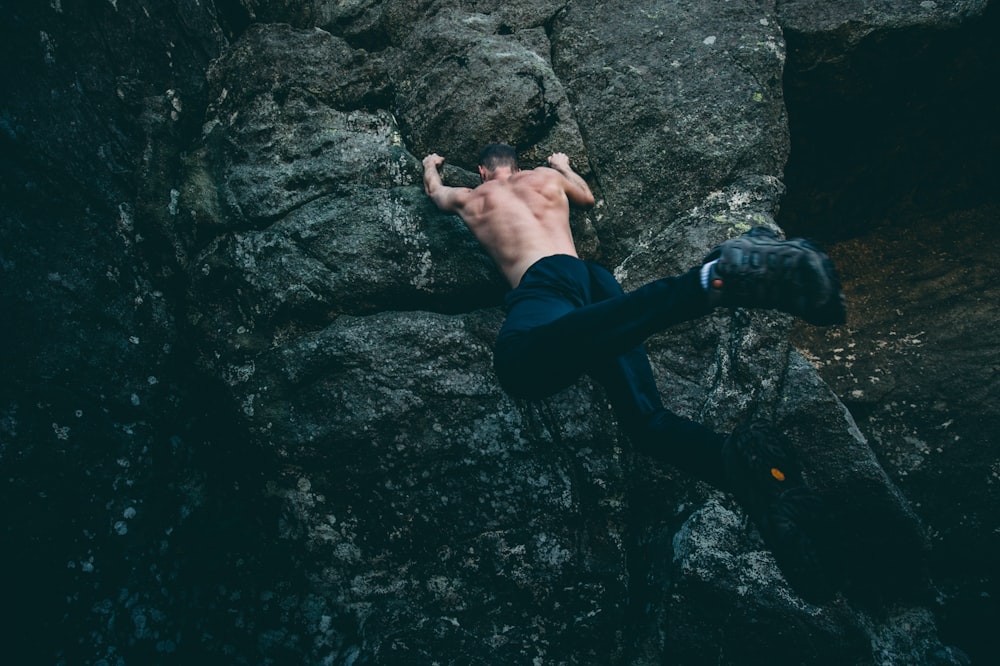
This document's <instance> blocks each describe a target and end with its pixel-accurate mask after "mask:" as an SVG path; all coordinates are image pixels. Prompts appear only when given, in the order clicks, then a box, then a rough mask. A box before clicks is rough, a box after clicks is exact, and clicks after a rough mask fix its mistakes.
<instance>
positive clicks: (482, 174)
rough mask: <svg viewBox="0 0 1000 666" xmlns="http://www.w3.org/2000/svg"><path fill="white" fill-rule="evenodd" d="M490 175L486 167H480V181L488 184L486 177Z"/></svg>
mask: <svg viewBox="0 0 1000 666" xmlns="http://www.w3.org/2000/svg"><path fill="white" fill-rule="evenodd" d="M488 173H489V172H488V171H487V170H486V167H484V166H483V165H482V164H480V165H479V180H481V181H482V182H484V183H485V182H486V175H487V174H488Z"/></svg>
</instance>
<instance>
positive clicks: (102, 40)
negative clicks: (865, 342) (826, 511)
mask: <svg viewBox="0 0 1000 666" xmlns="http://www.w3.org/2000/svg"><path fill="white" fill-rule="evenodd" d="M987 4H988V3H987V2H985V1H982V2H971V1H967V2H957V1H956V2H923V3H914V2H909V3H904V2H884V3H866V2H856V1H853V0H837V1H835V2H828V3H822V6H819V5H816V4H815V3H804V2H773V1H766V2H760V1H757V0H730V1H727V2H710V3H689V2H678V1H668V2H647V3H639V4H635V3H627V2H617V1H616V2H597V1H596V0H587V1H582V2H577V1H574V2H570V3H564V2H547V1H545V0H542V1H541V2H532V3H528V2H507V3H494V2H491V1H489V0H480V1H478V2H457V1H456V0H437V1H432V0H424V1H420V2H395V1H391V0H388V1H377V0H367V1H365V0H361V1H359V2H349V3H345V2H325V1H321V0H301V1H296V0H284V1H283V2H276V3H270V2H269V3H265V2H257V1H256V0H228V1H226V2H222V1H221V0H218V1H217V2H204V1H203V2H196V1H194V0H173V1H172V2H166V3H160V4H152V3H150V4H146V3H144V2H141V1H140V2H128V3H127V2H125V1H124V0H118V1H117V2H108V3H96V4H92V5H88V6H86V7H83V6H78V5H76V4H72V5H71V4H70V3H68V2H65V1H64V2H53V3H48V4H43V5H39V6H35V4H32V3H17V4H16V6H15V7H13V8H11V9H9V10H8V12H7V13H8V15H9V16H8V18H9V21H8V28H7V30H6V32H9V33H10V35H9V37H10V39H9V40H7V41H6V43H5V46H4V47H3V48H4V49H5V53H6V54H7V55H8V56H9V57H8V60H9V62H10V65H9V66H8V67H7V68H6V71H5V72H4V73H3V79H2V85H3V89H2V93H3V99H2V102H0V129H2V130H3V131H2V132H0V147H2V148H3V150H2V151H0V168H2V173H3V175H4V178H3V185H2V192H3V203H2V208H0V215H2V217H0V220H2V227H0V271H2V272H0V278H2V282H0V297H2V301H0V302H2V304H3V306H4V310H5V311H6V312H7V313H8V315H7V316H8V321H10V322H13V323H12V324H11V325H9V326H8V327H6V330H5V331H4V334H3V335H4V337H3V339H2V341H0V353H2V354H3V362H4V367H5V368H6V370H5V372H6V373H7V379H6V380H5V382H4V383H3V385H2V388H0V462H2V464H3V468H4V471H5V474H4V478H3V480H2V482H3V493H2V495H0V501H2V503H3V505H4V506H5V508H6V509H7V512H8V515H9V518H8V519H7V520H6V521H5V528H4V529H5V544H10V546H9V547H8V550H9V552H10V559H9V560H8V561H9V564H8V565H7V567H5V577H4V584H5V589H9V590H10V591H11V592H10V598H11V599H12V600H13V601H12V605H13V607H14V608H16V609H18V610H19V611H20V612H19V613H18V616H19V619H18V620H16V621H15V623H14V624H12V625H10V626H8V627H6V629H7V630H8V631H10V632H11V634H10V636H9V637H8V638H9V640H8V641H6V643H7V644H8V645H11V646H12V648H11V650H12V653H13V654H17V655H21V654H22V653H25V654H30V655H31V656H32V657H33V658H34V660H36V661H40V662H42V663H60V664H75V663H94V664H146V663H232V664H286V663H301V664H331V665H333V664H336V665H343V666H353V665H360V664H435V663H440V664H446V663H447V664H484V665H485V664H635V665H643V664H661V663H670V664H733V665H736V664H761V663H768V664H829V663H838V664H841V663H851V664H878V665H885V666H888V665H889V664H898V663H906V664H915V665H923V664H934V665H938V664H964V663H968V657H967V655H966V652H964V651H963V650H967V651H968V652H970V653H972V654H977V652H976V651H977V649H978V648H977V646H976V645H975V644H973V645H971V647H970V646H966V645H963V644H961V643H960V642H959V643H958V644H953V641H952V640H951V635H950V634H948V633H947V632H943V631H942V629H941V623H942V618H945V619H947V620H948V621H953V620H954V614H955V610H954V608H953V607H949V606H947V603H946V601H942V595H941V593H940V588H939V587H938V585H939V583H938V581H939V580H940V579H941V578H942V576H941V572H942V571H944V570H947V567H946V566H945V567H942V566H941V565H940V556H936V553H937V552H938V551H936V550H935V546H936V541H935V530H936V529H939V527H938V525H937V523H936V521H939V520H944V519H945V518H944V517H942V516H947V515H948V513H947V511H943V512H942V511H940V510H935V511H934V512H931V513H928V512H927V511H926V510H925V508H924V505H923V502H921V504H920V505H919V506H918V505H914V503H913V502H912V497H911V492H912V491H911V489H910V488H909V487H907V486H906V485H905V484H902V483H901V480H903V479H901V477H900V475H899V472H900V470H902V469H904V468H905V465H901V464H899V461H898V459H897V458H891V459H890V460H889V461H888V462H889V464H887V461H886V457H885V456H886V454H885V452H886V451H890V452H891V451H894V450H896V449H893V448H892V447H893V446H894V445H893V443H892V442H893V441H895V439H894V438H896V431H893V430H892V429H891V428H890V426H889V425H888V424H884V425H883V424H880V423H874V424H872V423H871V422H870V420H869V419H867V418H866V419H864V420H860V421H859V419H857V418H856V416H855V415H854V414H852V411H851V410H850V409H849V406H850V405H855V404H857V403H858V398H857V396H855V395H854V394H853V393H852V391H853V390H855V389H853V388H852V387H850V386H847V385H845V384H844V382H843V381H841V380H840V379H838V378H836V377H833V376H831V374H830V372H829V370H831V369H833V370H836V369H837V368H839V367H841V365H840V363H839V359H833V360H825V359H827V358H828V356H827V352H828V351H829V350H828V349H827V347H832V345H833V344H836V341H835V340H833V339H831V338H829V337H828V338H824V337H823V335H826V336H836V335H838V331H840V332H843V331H844V329H842V328H838V329H834V330H832V331H829V332H825V333H823V332H818V333H817V332H811V333H809V332H807V333H799V332H796V334H795V336H793V335H792V326H793V322H792V320H791V318H789V317H787V316H784V315H778V314H774V313H766V312H748V311H743V310H735V311H718V312H716V313H715V314H713V315H712V316H710V317H706V318H704V319H703V320H700V321H697V322H691V323H689V324H686V325H683V326H679V327H677V328H675V329H672V330H670V331H666V332H664V333H663V334H661V335H657V336H655V337H654V338H653V339H651V340H650V341H649V344H648V349H649V352H650V357H651V359H652V361H653V365H654V371H655V373H656V376H657V381H658V383H659V385H660V388H661V390H662V393H663V394H664V396H665V401H666V402H667V404H668V405H669V406H670V407H671V408H672V409H673V410H674V411H676V412H678V413H680V414H682V415H685V416H688V417H691V418H696V419H698V420H701V421H703V422H705V423H706V424H707V425H709V426H710V427H713V428H715V429H717V430H719V431H722V432H724V431H728V430H729V429H731V428H732V427H734V426H735V425H736V424H737V423H739V422H741V421H744V420H746V419H748V418H763V419H768V420H770V421H772V422H774V423H775V424H776V425H777V426H778V427H779V428H780V429H782V430H783V431H784V432H786V433H787V434H788V436H789V437H790V438H791V440H792V442H793V443H794V445H795V448H796V451H797V454H798V457H799V458H800V460H801V461H802V463H803V465H804V467H805V469H806V473H807V475H808V477H809V479H810V481H811V482H812V483H813V485H814V486H815V487H816V489H817V492H818V493H819V494H820V495H821V496H822V498H823V499H824V500H825V502H826V504H827V505H828V506H829V507H830V516H829V523H830V524H829V526H828V543H827V544H826V546H825V548H826V552H827V556H828V557H829V559H830V577H831V580H834V581H836V587H837V593H836V594H835V595H834V596H832V597H830V598H824V599H812V598H810V599H804V598H802V596H800V594H799V593H797V592H796V590H795V589H794V588H792V587H791V586H790V585H789V584H788V583H787V581H786V580H785V578H784V576H783V575H782V573H781V571H780V569H779V568H778V566H777V565H776V563H775V561H774V558H773V556H772V555H771V554H770V553H769V552H768V551H767V549H766V548H765V547H764V545H763V543H762V541H761V539H760V536H759V534H758V533H757V531H756V528H755V526H754V524H753V522H752V521H750V520H749V519H748V518H747V516H746V514H745V513H744V512H743V510H742V508H741V507H740V505H739V504H738V503H737V502H736V501H735V500H734V498H733V497H731V496H730V495H727V494H725V493H724V492H722V491H720V490H719V489H716V488H713V487H711V486H709V485H706V484H704V483H702V482H700V481H698V480H695V479H692V478H687V477H685V476H684V475H683V474H682V473H681V472H679V471H678V470H676V469H674V468H672V467H670V466H669V465H668V464H664V463H663V462H662V461H659V460H651V459H649V458H647V457H646V456H643V455H641V454H639V453H637V452H636V451H634V450H633V448H632V446H631V443H630V442H628V441H627V440H626V439H625V438H624V437H623V436H622V435H621V434H620V433H619V431H618V428H617V426H616V423H615V420H614V417H613V414H612V412H611V410H610V407H609V406H608V404H607V401H606V400H605V397H604V395H603V392H602V390H601V389H600V387H598V386H596V385H594V384H593V383H592V382H591V381H590V380H588V379H586V378H584V379H581V380H580V382H578V383H577V384H576V385H575V386H573V387H572V388H570V389H567V390H566V391H563V392H562V393H559V394H558V395H556V396H553V397H552V398H550V399H547V400H544V401H539V402H524V401H519V400H514V399H512V398H510V397H508V396H507V395H505V394H504V393H503V391H502V390H501V389H500V387H499V385H498V384H497V381H496V378H495V376H494V374H493V370H492V354H491V347H492V344H493V340H494V338H495V335H496V332H497V330H498V329H499V326H500V324H501V322H502V318H503V313H502V310H501V307H500V304H501V302H502V298H503V294H504V291H505V285H504V283H503V278H502V277H501V276H500V275H499V274H498V272H497V271H496V269H495V268H494V267H493V265H492V264H491V262H490V260H489V258H488V257H487V256H486V255H485V253H484V252H483V251H482V250H481V249H480V248H479V247H478V246H477V245H476V243H475V241H474V239H473V238H472V237H471V235H470V234H469V233H468V232H467V230H466V229H465V228H464V226H463V225H462V223H461V221H460V220H459V219H458V218H456V217H454V216H451V215H445V214H442V213H441V212H440V211H438V210H437V209H436V208H435V207H434V206H433V204H432V203H431V202H430V201H429V200H428V199H427V197H426V196H425V195H424V193H423V189H422V185H421V167H420V158H422V157H423V156H424V155H425V154H427V153H429V152H438V153H440V154H442V155H444V156H445V157H446V159H447V160H448V163H447V165H446V167H445V171H444V177H445V181H446V182H447V183H449V184H453V185H468V186H475V184H476V183H477V177H476V175H475V170H474V166H475V164H474V162H475V158H476V153H477V152H478V148H479V147H480V146H481V145H482V144H483V143H486V142H489V141H506V142H510V143H513V144H515V145H516V146H517V147H518V150H519V153H520V156H521V160H522V166H524V167H529V168H530V167H532V166H537V165H541V164H544V161H545V157H546V156H547V155H548V154H550V153H551V152H554V151H562V152H566V153H567V154H568V155H569V156H570V158H571V161H572V164H573V165H574V167H575V168H576V169H577V170H578V171H579V172H580V173H581V174H582V175H584V177H585V178H587V180H588V182H589V183H590V185H591V187H592V189H593V190H594V192H595V195H596V197H597V200H598V201H597V205H596V206H595V207H594V208H593V209H591V210H589V211H582V212H581V211H575V212H574V214H573V217H572V220H571V223H572V225H573V228H574V233H575V235H576V237H577V239H578V244H579V249H580V251H581V253H582V254H583V255H584V256H585V257H586V258H589V259H593V260H597V261H600V262H602V263H603V264H604V265H606V266H607V267H608V268H609V269H612V270H613V271H614V272H615V274H616V276H617V277H618V278H619V279H620V281H621V282H622V283H623V284H624V285H625V286H626V287H627V288H634V287H637V286H639V285H641V284H643V283H644V282H646V281H648V280H651V279H654V278H657V277H660V276H663V275H669V274H674V273H678V272H681V271H683V270H686V269H687V268H689V267H691V266H693V265H696V264H697V263H698V261H699V260H700V258H701V257H702V256H704V255H705V254H706V253H707V252H708V251H709V250H710V249H711V248H712V247H713V246H714V245H716V244H717V243H719V242H720V241H722V240H724V239H726V238H729V237H733V236H736V235H738V234H740V233H742V232H743V231H745V230H747V229H749V228H750V227H751V226H753V225H765V226H768V227H771V228H773V229H777V230H780V228H779V226H778V223H777V222H776V218H777V216H778V213H779V205H780V203H781V201H782V199H783V197H784V196H785V194H786V185H785V182H786V174H785V165H786V163H788V160H789V156H790V154H791V153H794V151H795V144H794V142H793V139H792V138H793V137H794V136H795V135H794V132H790V128H789V117H788V111H787V108H788V107H787V105H786V97H785V95H786V86H788V85H792V84H789V82H787V81H785V80H784V77H786V76H788V72H789V71H792V72H794V73H796V76H801V77H802V78H801V79H796V80H797V81H807V80H808V76H806V74H804V73H806V72H809V71H812V70H814V69H822V68H823V67H826V66H829V64H830V63H839V62H843V61H845V60H850V58H851V57H853V55H852V54H856V53H859V52H864V51H865V50H866V49H868V50H873V51H875V52H877V48H878V45H879V44H880V43H882V42H883V41H885V42H886V43H888V44H889V47H887V48H891V47H892V46H893V45H894V44H896V43H897V42H893V41H892V36H893V35H904V36H905V37H906V39H908V40H915V41H911V42H908V43H922V42H921V41H920V40H925V41H930V40H932V38H933V37H934V36H935V35H951V34H962V31H963V30H974V29H977V28H976V26H977V25H979V24H980V23H982V22H983V21H985V20H986V19H984V18H983V16H987V17H992V16H993V15H994V14H995V13H996V12H995V7H987ZM990 20H992V19H990ZM969 26H972V27H971V28H970V27H969ZM792 40H794V45H795V49H796V54H797V56H796V58H797V60H796V63H795V67H794V68H790V67H789V64H788V57H789V47H788V46H787V44H790V43H792ZM793 84H794V82H793ZM829 85H830V86H831V87H832V86H833V84H832V83H830V84H829ZM847 88H848V90H849V89H850V86H847ZM830 227H831V228H832V227H833V223H831V224H830ZM820 231H822V230H820ZM818 235H820V236H823V235H824V234H823V233H820V234H818ZM825 235H826V236H827V237H829V238H836V234H835V233H827V234H825ZM942 288H944V285H942ZM861 311H862V312H866V311H867V310H865V309H862V310H861ZM852 316H856V315H852ZM969 316H970V317H976V316H980V315H979V313H978V309H977V308H975V307H974V306H970V315H969ZM852 321H856V320H852ZM859 328H863V327H859ZM808 334H814V335H817V336H818V337H814V338H807V337H803V335H808ZM872 337H873V338H874V337H875V336H874V335H873V336H872ZM793 339H795V340H796V344H797V345H798V348H796V345H793V343H792V340H793ZM873 344H874V343H873ZM799 349H803V350H805V351H806V353H805V354H803V353H802V352H800V351H799ZM908 349H909V348H907V349H899V350H898V351H901V352H905V351H907V350H908ZM821 358H822V359H824V360H822V361H821V360H820V359H821ZM872 372H875V371H874V370H873V371H872ZM902 377H903V379H900V381H905V382H907V383H916V382H917V379H916V378H915V377H913V376H908V375H902ZM866 395H868V394H866ZM871 399H875V400H882V399H881V398H871ZM890 399H892V396H891V395H890V394H886V395H885V397H884V400H885V401H888V400H890ZM877 404H881V402H879V403H877ZM866 415H867V412H866ZM993 417H994V418H995V413H994V414H993ZM866 426H871V427H872V428H873V430H869V429H866ZM873 432H874V434H875V435H876V437H877V439H878V441H877V444H878V446H877V447H875V449H874V450H873V447H872V446H870V438H871V437H872V434H873ZM904 440H905V438H904ZM906 441H908V440H906ZM883 465H885V467H883ZM901 488H902V489H901ZM918 490H919V491H920V492H922V493H926V492H928V491H926V490H925V489H924V488H923V487H921V488H920V489H918ZM948 497H949V494H948V493H946V492H941V493H939V494H931V495H930V496H927V495H926V494H925V495H921V498H922V499H923V500H924V501H927V502H947V499H948ZM978 497H979V499H980V504H979V505H977V506H976V507H973V508H972V509H971V510H974V511H977V512H978V511H983V514H982V516H983V520H986V521H988V520H990V518H989V517H988V516H987V514H986V511H987V510H988V508H989V506H990V504H989V503H990V502H991V501H995V492H994V494H992V495H991V494H990V492H989V490H988V489H984V491H983V494H982V495H980V496H978ZM977 515H979V514H977ZM929 517H932V518H933V520H934V521H935V523H934V524H930V525H929V524H928V522H927V521H928V518H929ZM992 520H993V521H994V523H995V516H993V518H992ZM994 527H995V525H994ZM982 575H983V574H981V573H977V576H979V577H980V578H979V582H980V583H981V582H982V579H981V577H982ZM948 581H949V585H951V587H950V588H949V589H950V590H953V591H954V590H960V591H961V593H962V594H968V593H969V590H973V589H976V582H975V581H971V580H968V581H963V579H962V577H961V573H960V572H954V571H953V572H951V574H950V578H948ZM989 584H993V583H992V582H991V583H989ZM956 594H957V592H956ZM29 650H30V652H28V651H29Z"/></svg>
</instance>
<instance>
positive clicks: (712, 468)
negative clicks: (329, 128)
mask: <svg viewBox="0 0 1000 666" xmlns="http://www.w3.org/2000/svg"><path fill="white" fill-rule="evenodd" d="M443 163H444V158H443V157H441V156H440V155H437V154H431V155H428V156H427V157H425V158H424V160H423V166H424V189H425V190H426V192H427V195H428V196H429V197H430V198H431V199H432V200H433V201H434V203H435V204H436V205H437V206H438V208H440V209H441V210H443V211H446V212H450V213H456V214H458V215H459V216H460V217H461V218H462V220H463V221H464V222H465V224H466V225H467V226H468V228H469V229H470V230H471V231H472V233H473V234H474V235H475V237H476V238H477V239H478V240H479V242H480V244H482V246H483V247H484V248H485V249H486V251H487V252H488V253H489V254H490V256H491V257H492V258H493V260H494V261H495V262H496V264H497V266H499V268H500V270H501V271H502V272H503V274H504V276H506V278H507V281H508V282H509V283H510V286H511V291H510V292H508V294H507V296H506V297H505V300H504V308H505V310H506V313H507V317H506V319H505V321H504V324H503V326H502V327H501V329H500V333H499V335H498V337H497V342H496V346H495V349H494V367H495V369H496V373H497V378H498V379H499V381H500V384H501V386H503V388H504V390H505V391H507V393H508V394H510V395H512V396H514V397H517V398H524V399H539V398H543V397H546V396H548V395H551V394H553V393H556V392H557V391H559V390H561V389H564V388H566V387H567V386H569V385H571V384H572V383H573V382H574V381H576V379H577V378H579V377H580V376H581V375H582V374H589V375H591V376H592V377H593V378H594V379H596V380H597V381H598V382H599V383H601V384H602V385H603V386H604V388H605V390H606V394H607V397H608V400H609V402H610V403H611V405H612V407H613V409H614V411H615V414H616V417H617V419H618V422H619V425H620V426H621V427H622V428H623V430H624V431H625V432H626V434H627V435H628V436H629V438H630V439H631V440H632V441H634V442H635V444H636V445H637V446H638V448H639V449H640V450H642V451H644V452H646V453H648V454H650V455H653V456H655V457H657V458H660V459H662V460H665V461H666V462H669V463H670V464H672V465H674V466H677V467H679V468H681V469H684V470H686V471H688V472H690V473H692V474H695V475H697V476H699V477H700V478H702V479H704V480H707V481H709V482H711V483H714V484H715V485H717V486H719V487H723V488H726V489H729V490H732V491H733V492H734V493H736V495H737V496H738V497H739V498H740V499H741V500H742V501H743V503H744V504H745V505H746V506H747V508H748V510H749V511H750V512H751V514H752V515H754V517H755V518H756V519H757V522H758V525H759V526H760V528H761V532H762V533H763V535H764V537H765V539H766V540H767V541H768V543H769V545H770V546H771V548H772V550H774V551H775V555H776V556H778V559H779V562H782V563H783V566H784V568H785V573H786V574H787V575H788V577H789V578H790V579H793V578H797V577H798V578H800V582H802V580H801V578H806V579H808V582H812V579H813V578H814V576H813V575H812V574H814V573H815V572H814V571H813V568H814V562H812V561H811V560H810V557H809V556H808V553H810V552H811V549H810V548H808V543H807V542H808V538H807V536H806V535H805V533H804V531H803V530H801V529H798V528H797V527H796V524H797V522H804V521H807V520H808V519H809V517H808V516H807V515H806V512H807V511H808V510H809V507H810V506H812V505H813V502H812V500H811V499H810V498H808V497H805V495H806V494H807V491H806V489H805V486H804V483H803V481H802V478H801V475H800V473H799V471H798V470H797V468H796V467H795V465H794V462H793V461H792V460H791V455H790V450H789V448H788V444H787V442H786V441H785V440H784V438H783V436H782V435H781V434H780V433H778V432H776V431H774V430H773V429H771V428H769V427H767V426H764V425H762V424H758V423H754V424H749V425H747V426H742V427H740V428H737V429H736V430H735V431H734V432H733V433H732V434H731V435H729V436H728V437H726V436H723V435H720V434H717V433H715V432H713V431H712V430H710V429H708V428H706V427H705V426H703V425H701V424H699V423H695V422H694V421H691V420H689V419H686V418H683V417H680V416H678V415H676V414H674V413H672V412H670V411H669V410H667V409H666V408H665V407H664V406H663V402H662V399H661V397H660V394H659V392H658V390H657V388H656V383H655V381H654V379H653V373H652V370H651V368H650V365H649V360H648V358H647V357H646V352H645V350H644V349H643V347H642V342H643V341H644V340H645V339H646V338H647V337H649V336H650V335H652V334H653V333H656V332H658V331H661V330H663V329H665V328H667V327H669V326H671V325H673V324H677V323H680V322H683V321H688V320H690V319H694V318H696V317H700V316H703V315H706V314H708V313H709V312H711V311H712V309H713V308H715V307H716V306H729V307H761V308H773V309H779V310H783V311H785V312H790V313H792V314H795V315H797V316H800V317H802V318H803V319H805V320H806V321H808V322H810V323H813V324H818V325H827V324H837V323H843V322H844V320H845V316H846V310H845V305H844V297H843V294H842V293H841V290H840V283H839V281H838V280H837V277H836V273H835V271H834V269H833V265H832V263H831V262H830V260H829V258H828V257H827V256H826V255H825V254H823V253H822V252H820V251H819V250H818V248H816V247H815V246H813V245H811V244H810V243H808V242H807V241H804V240H802V239H793V240H789V241H783V240H779V239H778V238H777V237H776V236H775V234H774V233H773V232H771V231H770V230H768V229H765V228H762V227H758V228H756V229H753V230H751V231H750V232H748V233H746V234H744V235H743V236H740V237H739V238H734V239H730V240H728V241H725V242H724V243H722V244H721V245H720V246H718V247H717V248H716V249H715V250H713V251H712V252H711V253H710V254H709V255H708V256H707V257H706V259H705V261H704V263H703V264H702V265H700V266H697V267H695V268H692V269H691V270H690V271H688V272H687V273H684V274H682V275H678V276H675V277H666V278H662V279H659V280H655V281H653V282H650V283H649V284H646V285H644V286H642V287H640V288H639V289H636V290H635V291H632V292H630V293H628V294H626V293H624V292H623V291H622V288H621V286H620V285H619V284H618V282H617V281H616V280H615V278H614V277H613V276H612V274H611V273H610V272H608V271H607V270H605V269H604V268H602V267H601V266H599V265H597V264H595V263H593V262H589V261H583V260H581V259H580V258H579V257H578V255H577V252H576V246H575V245H574V243H573V235H572V232H571V230H570V225H569V211H570V205H571V204H573V205H577V206H582V207H587V206H591V205H593V204H594V195H593V193H592V192H591V190H590V187H589V186H588V185H587V183H586V181H585V180H584V179H583V178H581V177H580V176H579V174H577V173H576V172H574V171H573V169H572V168H571V167H570V163H569V158H568V157H567V156H566V155H565V154H563V153H554V154H552V155H551V156H549V158H548V163H549V167H539V168H536V169H530V170H525V171H522V170H520V169H519V168H518V164H517V154H516V152H515V151H514V149H513V148H511V147H510V146H507V145H505V144H490V145H488V146H486V147H485V148H484V149H483V151H482V153H481V154H480V159H479V175H480V178H481V179H482V184H481V185H479V186H478V187H476V188H474V189H470V188H465V187H448V186H446V185H444V184H443V183H442V181H441V176H440V174H439V173H438V168H439V167H440V166H441V165H442V164H443ZM804 540H805V541H804ZM804 553H805V554H804ZM793 582H794V581H793Z"/></svg>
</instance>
